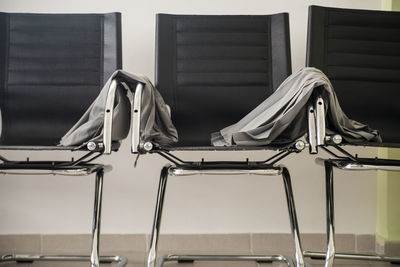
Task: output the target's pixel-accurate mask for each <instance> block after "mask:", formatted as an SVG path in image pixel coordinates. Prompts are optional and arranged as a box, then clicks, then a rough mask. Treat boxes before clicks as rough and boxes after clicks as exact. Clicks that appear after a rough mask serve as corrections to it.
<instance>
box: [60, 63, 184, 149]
mask: <svg viewBox="0 0 400 267" xmlns="http://www.w3.org/2000/svg"><path fill="white" fill-rule="evenodd" d="M113 79H117V80H118V81H119V82H120V83H122V84H123V83H125V84H126V85H127V86H128V87H129V88H131V89H132V90H134V89H135V88H136V85H137V83H138V82H140V83H143V84H144V88H143V95H142V110H141V116H140V136H141V141H143V142H147V141H151V142H153V143H154V144H158V145H161V146H170V145H172V144H173V143H176V142H177V141H178V133H177V131H176V128H175V126H174V125H173V124H172V121H171V117H170V112H169V110H168V106H167V105H166V104H165V103H164V100H163V98H162V96H161V95H160V93H159V92H158V91H157V90H156V89H155V88H154V86H153V85H152V83H151V81H150V80H149V79H148V78H147V77H145V76H142V75H137V74H130V73H128V72H125V71H122V70H118V71H115V72H114V73H113V74H112V75H111V77H110V78H109V79H108V81H107V82H106V84H105V85H104V87H103V89H102V90H101V92H100V94H99V96H98V97H97V98H96V100H95V101H94V102H93V103H92V105H91V106H90V107H89V108H88V110H87V111H86V112H85V114H83V116H82V117H81V118H80V120H79V121H78V122H77V123H76V124H75V125H74V126H73V127H72V128H71V129H70V130H69V131H68V132H67V133H66V134H65V135H64V136H63V137H62V138H61V140H60V145H62V146H76V145H82V144H86V143H88V142H90V141H95V142H99V141H102V139H103V126H104V109H105V105H106V100H107V94H108V90H109V87H110V85H111V82H112V80H113ZM124 95H126V91H125V89H123V88H122V87H121V85H119V88H118V89H117V92H116V97H115V104H114V114H113V129H112V140H113V141H118V140H121V139H123V138H125V137H126V135H125V137H124V136H123V134H121V132H124V131H121V128H125V127H126V126H127V127H128V128H129V122H130V117H131V116H130V109H129V116H128V117H129V120H128V122H126V123H125V124H124V125H122V123H121V120H119V119H117V118H118V117H121V116H124V117H125V116H126V114H125V113H126V110H125V109H124V110H123V111H122V110H120V108H119V107H120V103H122V101H124V100H123V99H126V98H123V96H124ZM122 112H124V114H121V113H122ZM126 124H127V125H126ZM126 134H127V133H126Z"/></svg>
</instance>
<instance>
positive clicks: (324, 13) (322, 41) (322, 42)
mask: <svg viewBox="0 0 400 267" xmlns="http://www.w3.org/2000/svg"><path fill="white" fill-rule="evenodd" d="M314 8H315V9H314ZM320 8H321V9H320ZM343 11H345V12H351V13H346V14H347V15H349V14H350V15H349V16H347V17H345V16H344V15H343V14H344V13H343ZM309 12H310V14H309V37H308V43H307V65H308V66H313V67H318V68H320V69H322V70H323V71H326V72H327V74H331V75H332V78H334V79H336V80H342V81H343V80H346V79H347V80H351V78H353V79H357V81H359V79H360V77H361V76H362V75H361V76H357V75H360V73H358V74H357V75H355V76H354V77H352V76H340V75H339V74H337V73H336V75H335V71H334V70H331V72H329V67H330V66H334V67H335V66H336V67H337V66H347V67H348V66H349V62H351V61H347V63H346V64H345V63H343V61H336V62H335V63H331V65H329V64H330V63H329V60H328V55H329V53H331V54H332V53H355V51H354V50H351V49H354V47H353V48H351V49H350V48H347V46H344V47H346V49H347V50H346V49H344V48H343V47H341V46H339V45H338V44H336V46H335V45H333V44H332V46H331V48H330V49H331V50H328V46H329V44H328V40H329V38H331V39H335V38H345V37H344V36H347V37H348V35H349V34H350V33H351V31H350V30H349V29H348V28H347V31H343V32H341V33H342V35H340V34H338V32H339V30H338V29H336V30H333V29H332V31H331V32H330V33H331V35H329V34H328V31H329V28H328V26H329V25H333V26H337V27H338V26H360V25H358V24H357V23H359V21H358V22H357V23H356V24H355V25H353V24H351V22H350V20H348V18H349V17H355V16H356V15H358V16H361V15H363V16H364V15H367V14H370V13H374V19H377V18H378V17H379V16H376V15H377V13H375V12H379V13H381V14H383V13H386V12H385V11H364V10H351V9H350V10H347V9H337V8H325V7H313V6H311V7H310V11H309ZM329 12H332V13H329ZM333 13H338V14H340V15H341V16H339V15H337V17H336V18H337V19H336V20H334V17H335V16H334V15H332V16H330V14H333ZM312 14H314V16H312ZM328 17H329V19H331V21H330V20H329V19H328ZM339 18H340V19H339ZM358 18H360V17H358ZM397 18H398V17H397ZM313 19H314V20H313ZM346 19H347V20H346ZM364 19H366V17H365V18H364ZM355 20H356V19H355ZM313 21H315V23H313ZM396 21H398V20H396ZM324 23H325V24H324ZM374 23H375V22H374ZM374 25H375V24H374ZM334 33H335V34H334ZM344 33H346V34H344ZM363 34H364V33H363ZM368 34H369V33H368ZM312 36H313V37H312ZM360 36H361V35H360ZM360 36H359V37H358V38H359V39H360V38H361V37H360ZM380 38H382V37H380ZM360 40H361V39H360ZM363 41H365V40H363ZM376 41H379V40H374V47H375V48H376V45H377V44H378V43H377V42H376ZM371 47H372V46H371ZM371 47H369V49H371ZM335 49H336V50H335ZM360 54H362V53H360ZM385 55H386V56H390V54H385ZM353 61H354V59H353ZM340 64H344V65H340ZM360 64H361V63H360ZM352 66H353V67H354V65H352ZM357 66H359V65H357ZM357 66H356V67H355V68H357ZM363 66H364V65H361V68H363ZM368 66H369V67H374V66H370V65H368ZM364 67H365V66H364ZM375 67H376V68H380V67H381V66H380V65H377V66H375ZM328 76H329V75H328ZM385 79H387V77H386V78H385ZM383 81H385V80H383ZM363 86H366V85H363ZM363 86H361V87H363ZM374 86H376V85H374ZM350 87H351V86H350ZM350 87H344V86H343V88H346V89H349V88H350ZM355 87H356V88H357V86H355ZM339 88H340V87H339ZM342 90H343V89H342ZM368 90H371V88H368ZM349 93H350V94H351V93H352V92H349ZM324 107H325V103H324V101H323V99H322V97H318V95H316V98H315V100H314V101H313V103H312V104H310V107H309V109H308V112H309V113H308V117H309V119H310V121H312V119H314V123H313V125H312V123H311V124H310V128H309V140H308V141H309V143H310V153H311V154H317V153H318V147H320V148H321V149H323V150H325V151H326V152H327V153H329V154H330V155H331V156H332V157H333V158H328V159H322V158H318V159H317V160H316V163H317V164H321V165H323V166H324V167H325V181H326V185H325V187H326V222H327V251H326V252H309V251H306V252H305V253H304V255H305V256H308V257H311V258H314V259H325V267H332V266H333V264H334V259H335V258H339V259H352V260H372V261H385V262H391V263H397V264H398V263H400V257H388V256H384V255H365V254H354V253H353V254H351V253H336V249H335V224H334V223H335V222H334V183H333V168H338V169H341V170H384V171H400V160H390V159H379V158H361V157H358V156H357V155H352V154H351V153H349V152H348V151H346V150H345V149H344V148H343V147H342V137H341V136H340V135H333V136H326V122H325V114H324V113H325V108H324ZM364 119H365V120H366V121H367V122H368V119H367V118H365V117H364ZM375 120H376V119H375ZM375 123H376V121H375ZM383 130H385V131H386V130H388V129H382V131H383ZM388 131H389V130H388ZM390 131H392V132H394V133H396V132H397V130H393V129H392V128H391V129H390ZM390 140H392V141H390ZM395 140H396V139H389V142H388V143H383V144H376V143H361V144H358V145H364V146H386V147H392V146H394V145H397V146H398V144H397V141H395ZM394 142H396V144H391V143H394Z"/></svg>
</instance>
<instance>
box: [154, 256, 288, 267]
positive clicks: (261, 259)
mask: <svg viewBox="0 0 400 267" xmlns="http://www.w3.org/2000/svg"><path fill="white" fill-rule="evenodd" d="M170 261H176V262H178V263H193V262H195V261H255V262H257V263H272V262H285V263H286V264H287V265H288V266H289V267H295V264H294V263H293V260H292V259H290V258H288V257H285V256H283V255H176V254H169V255H164V256H162V257H161V258H159V259H158V260H157V267H162V266H163V264H164V262H170Z"/></svg>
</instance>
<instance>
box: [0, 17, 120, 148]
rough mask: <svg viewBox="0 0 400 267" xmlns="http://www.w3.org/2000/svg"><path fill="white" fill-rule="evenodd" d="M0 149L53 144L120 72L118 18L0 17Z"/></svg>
mask: <svg viewBox="0 0 400 267" xmlns="http://www.w3.org/2000/svg"><path fill="white" fill-rule="evenodd" d="M0 35H1V38H0V83H1V84H0V110H1V117H2V131H1V139H0V143H1V145H56V144H57V142H58V141H59V139H60V138H61V136H63V135H64V134H65V133H66V132H67V131H68V130H69V129H70V128H71V127H72V126H73V125H74V123H76V122H77V120H78V119H79V118H80V117H81V116H82V115H83V113H84V112H85V110H86V109H87V108H88V107H89V105H90V104H91V103H92V101H93V100H94V99H95V98H96V96H97V95H98V93H99V92H100V90H101V88H102V86H103V84H104V83H105V81H106V80H107V79H108V77H109V76H110V75H111V74H112V73H113V72H114V71H115V70H116V69H118V68H121V65H122V60H121V17H120V14H119V13H108V14H18V13H0Z"/></svg>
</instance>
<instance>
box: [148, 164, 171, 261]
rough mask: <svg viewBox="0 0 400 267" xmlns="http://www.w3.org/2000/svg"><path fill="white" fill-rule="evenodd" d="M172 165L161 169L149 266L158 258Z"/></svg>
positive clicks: (149, 252)
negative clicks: (163, 213) (169, 170)
mask: <svg viewBox="0 0 400 267" xmlns="http://www.w3.org/2000/svg"><path fill="white" fill-rule="evenodd" d="M169 167H170V166H165V167H164V168H162V170H161V174H160V183H159V185H158V194H157V202H156V211H155V214H154V222H153V230H152V233H151V239H150V248H149V251H148V254H147V267H155V266H156V265H155V264H156V260H157V244H158V236H159V233H160V225H161V216H162V209H163V206H164V197H165V189H166V187H167V179H168V169H169Z"/></svg>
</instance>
